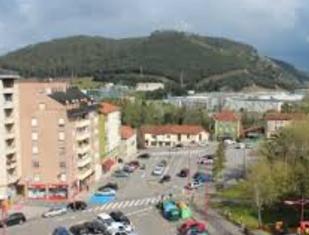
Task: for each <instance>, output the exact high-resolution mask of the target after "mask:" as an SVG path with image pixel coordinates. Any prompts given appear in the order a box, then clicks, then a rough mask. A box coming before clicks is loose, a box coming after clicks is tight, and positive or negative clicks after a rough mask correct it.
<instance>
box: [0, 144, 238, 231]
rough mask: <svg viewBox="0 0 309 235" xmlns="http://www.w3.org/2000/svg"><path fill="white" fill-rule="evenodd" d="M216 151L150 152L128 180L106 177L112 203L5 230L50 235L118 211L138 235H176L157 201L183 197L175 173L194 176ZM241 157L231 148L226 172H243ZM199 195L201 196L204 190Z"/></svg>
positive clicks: (211, 148)
mask: <svg viewBox="0 0 309 235" xmlns="http://www.w3.org/2000/svg"><path fill="white" fill-rule="evenodd" d="M215 149H216V146H215V145H210V146H208V147H203V148H201V147H199V148H190V149H189V148H180V149H155V150H149V151H150V154H151V157H150V159H147V160H140V162H141V163H145V164H146V169H145V170H140V169H138V170H136V171H135V172H134V173H133V174H131V175H130V177H129V178H122V179H119V178H113V177H109V178H107V179H105V180H104V181H102V182H101V184H102V185H103V184H105V183H107V182H117V183H118V184H119V186H120V189H119V191H118V193H117V196H116V198H115V200H114V201H113V202H110V203H108V204H104V205H89V208H88V209H87V210H86V211H84V212H76V213H68V214H66V215H63V216H59V217H54V218H48V219H43V218H34V219H32V220H29V221H27V222H26V223H24V224H23V225H17V226H12V227H10V228H8V230H7V233H6V234H8V235H23V234H24V235H34V234H46V235H47V234H51V233H52V231H53V229H54V228H56V227H58V226H60V225H61V226H65V227H70V226H71V225H74V224H78V223H82V222H85V221H89V220H92V219H94V218H95V217H96V215H97V214H98V213H100V212H110V211H112V210H121V211H123V212H124V213H125V214H127V215H128V217H129V218H130V219H131V220H132V222H133V224H134V226H135V228H136V232H137V234H139V235H175V234H176V227H177V224H175V223H170V222H168V221H166V220H165V219H163V218H162V216H161V214H160V212H159V211H158V210H157V209H156V208H155V204H156V203H157V202H158V201H159V200H160V198H161V195H168V194H170V193H172V194H173V195H174V196H175V197H178V196H179V197H182V196H184V194H185V192H184V186H185V185H186V184H187V183H188V179H186V178H179V177H177V176H176V175H177V173H178V172H179V171H180V170H181V169H182V168H190V169H191V170H190V172H191V174H193V173H194V172H195V171H197V169H198V166H197V164H196V160H197V158H198V157H199V156H203V155H205V154H209V153H214V152H215ZM241 154H242V150H237V149H231V150H228V151H227V167H228V171H227V172H233V171H236V170H235V169H238V170H239V169H244V167H243V163H244V160H242V158H241V156H242V155H241ZM163 159H164V160H166V161H167V162H168V165H167V167H166V169H165V174H169V175H170V176H171V177H172V180H171V182H167V183H165V184H160V183H159V179H160V177H158V176H153V175H152V170H153V169H154V167H155V165H156V164H157V163H159V162H160V161H161V160H163ZM200 193H204V192H203V190H202V191H201V192H200ZM47 209H48V208H46V210H47ZM0 234H1V233H0ZM218 235H220V234H218Z"/></svg>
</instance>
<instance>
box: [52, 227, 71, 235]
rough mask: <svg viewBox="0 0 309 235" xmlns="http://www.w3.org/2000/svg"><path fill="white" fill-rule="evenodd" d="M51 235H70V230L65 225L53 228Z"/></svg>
mask: <svg viewBox="0 0 309 235" xmlns="http://www.w3.org/2000/svg"><path fill="white" fill-rule="evenodd" d="M52 235H70V232H69V231H68V230H67V229H66V228H65V227H58V228H55V229H54V231H53V233H52Z"/></svg>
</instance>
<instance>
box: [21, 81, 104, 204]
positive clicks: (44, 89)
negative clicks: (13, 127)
mask: <svg viewBox="0 0 309 235" xmlns="http://www.w3.org/2000/svg"><path fill="white" fill-rule="evenodd" d="M19 94H20V95H19V103H20V117H21V119H20V128H21V131H20V132H21V134H20V136H21V138H20V139H21V154H22V173H23V174H22V175H23V178H22V182H21V183H22V185H23V186H24V191H25V194H26V195H27V197H28V198H34V199H55V198H63V199H65V198H71V197H73V196H74V195H75V194H76V193H78V192H79V191H82V190H84V189H87V188H88V186H89V184H90V183H92V182H93V181H95V180H97V179H99V178H100V176H101V165H100V161H99V143H98V139H99V138H98V132H99V131H98V122H99V120H98V114H97V105H96V104H95V103H94V102H93V101H92V100H91V99H89V97H88V96H86V95H84V94H83V93H82V92H81V91H79V90H78V89H77V88H71V87H70V86H69V84H68V83H66V82H61V81H57V82H48V81H46V82H42V81H35V80H33V81H26V80H25V81H20V82H19Z"/></svg>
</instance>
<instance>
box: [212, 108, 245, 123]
mask: <svg viewBox="0 0 309 235" xmlns="http://www.w3.org/2000/svg"><path fill="white" fill-rule="evenodd" d="M213 118H214V119H215V120H217V121H222V122H236V121H238V120H240V119H239V117H238V116H237V114H236V113H234V112H232V111H228V110H224V111H222V112H220V113H216V114H215V115H214V116H213Z"/></svg>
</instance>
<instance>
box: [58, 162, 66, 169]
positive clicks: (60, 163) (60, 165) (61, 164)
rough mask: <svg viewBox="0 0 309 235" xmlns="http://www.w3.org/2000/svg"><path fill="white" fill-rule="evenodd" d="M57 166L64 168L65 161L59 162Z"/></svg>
mask: <svg viewBox="0 0 309 235" xmlns="http://www.w3.org/2000/svg"><path fill="white" fill-rule="evenodd" d="M59 167H60V168H61V169H65V168H66V163H65V161H61V162H59Z"/></svg>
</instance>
